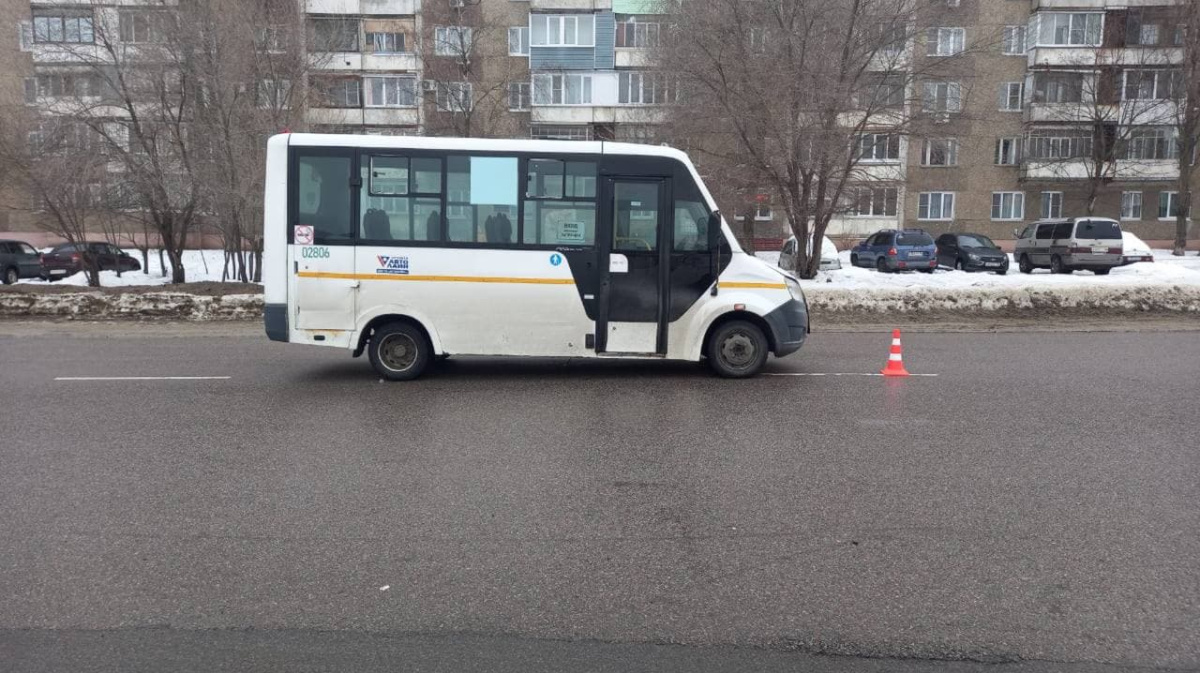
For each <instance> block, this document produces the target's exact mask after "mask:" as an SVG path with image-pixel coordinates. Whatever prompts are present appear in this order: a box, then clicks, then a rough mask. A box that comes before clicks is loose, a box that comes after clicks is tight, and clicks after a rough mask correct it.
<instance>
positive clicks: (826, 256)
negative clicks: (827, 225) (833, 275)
mask: <svg viewBox="0 0 1200 673" xmlns="http://www.w3.org/2000/svg"><path fill="white" fill-rule="evenodd" d="M808 240H809V244H808V249H809V252H812V239H811V238H809V239H808ZM799 247H800V246H798V245H796V237H795V236H789V237H788V239H787V240H786V241H784V242H783V250H782V251H780V253H779V268H781V269H784V270H785V271H795V270H796V253H797V252H799ZM840 268H842V261H841V260H840V259H838V249H837V246H836V245H834V244H833V241H831V240H829V237H828V236H822V237H821V270H822V271H836V270H838V269H840Z"/></svg>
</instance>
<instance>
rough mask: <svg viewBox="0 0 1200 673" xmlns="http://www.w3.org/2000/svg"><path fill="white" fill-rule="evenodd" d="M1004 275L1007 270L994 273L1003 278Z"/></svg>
mask: <svg viewBox="0 0 1200 673" xmlns="http://www.w3.org/2000/svg"><path fill="white" fill-rule="evenodd" d="M1006 273H1008V269H1000V270H999V271H997V272H996V275H997V276H1003V275H1004V274H1006Z"/></svg>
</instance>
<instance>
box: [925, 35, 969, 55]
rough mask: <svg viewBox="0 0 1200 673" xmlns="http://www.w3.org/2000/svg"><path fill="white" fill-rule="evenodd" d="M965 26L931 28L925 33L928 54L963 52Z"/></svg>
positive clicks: (926, 53) (926, 52)
mask: <svg viewBox="0 0 1200 673" xmlns="http://www.w3.org/2000/svg"><path fill="white" fill-rule="evenodd" d="M966 35H967V30H966V29H965V28H930V29H929V30H928V31H926V33H925V55H926V56H953V55H955V54H961V53H962V50H963V42H964V41H965V40H966Z"/></svg>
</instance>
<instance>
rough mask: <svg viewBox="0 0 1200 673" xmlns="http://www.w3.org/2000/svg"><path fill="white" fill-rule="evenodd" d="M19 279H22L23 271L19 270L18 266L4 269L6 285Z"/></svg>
mask: <svg viewBox="0 0 1200 673" xmlns="http://www.w3.org/2000/svg"><path fill="white" fill-rule="evenodd" d="M18 280H21V272H20V271H19V270H17V267H15V266H10V267H8V268H7V269H5V270H4V284H5V285H12V284H13V283H16V282H17V281H18Z"/></svg>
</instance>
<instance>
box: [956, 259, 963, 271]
mask: <svg viewBox="0 0 1200 673" xmlns="http://www.w3.org/2000/svg"><path fill="white" fill-rule="evenodd" d="M954 268H955V269H957V270H959V271H962V270H963V263H962V260H961V259H960V260H957V261H955V262H954Z"/></svg>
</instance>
